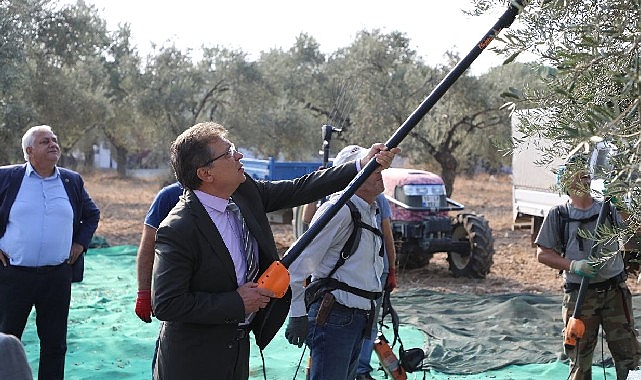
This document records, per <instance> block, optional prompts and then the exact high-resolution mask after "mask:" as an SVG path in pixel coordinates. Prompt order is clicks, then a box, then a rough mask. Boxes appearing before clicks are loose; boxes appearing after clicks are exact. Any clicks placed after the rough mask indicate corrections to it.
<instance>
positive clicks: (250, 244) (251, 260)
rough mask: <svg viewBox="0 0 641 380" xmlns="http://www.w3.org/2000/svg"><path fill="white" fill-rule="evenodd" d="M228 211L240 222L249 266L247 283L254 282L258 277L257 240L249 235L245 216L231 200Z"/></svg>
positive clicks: (246, 277)
mask: <svg viewBox="0 0 641 380" xmlns="http://www.w3.org/2000/svg"><path fill="white" fill-rule="evenodd" d="M227 211H229V212H230V213H231V214H232V215H234V217H235V218H236V220H237V221H238V225H239V226H241V230H240V234H241V236H242V239H243V244H242V246H243V250H244V252H245V263H246V264H247V271H246V272H245V281H247V282H253V281H255V280H256V277H257V275H258V260H257V258H256V255H254V246H255V241H256V240H255V239H254V237H253V236H251V234H250V233H249V228H247V223H245V218H243V214H241V212H240V209H239V208H238V206H237V205H236V203H234V202H233V201H232V200H231V199H230V200H229V204H228V205H227Z"/></svg>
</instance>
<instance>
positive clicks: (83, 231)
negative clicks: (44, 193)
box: [0, 164, 100, 282]
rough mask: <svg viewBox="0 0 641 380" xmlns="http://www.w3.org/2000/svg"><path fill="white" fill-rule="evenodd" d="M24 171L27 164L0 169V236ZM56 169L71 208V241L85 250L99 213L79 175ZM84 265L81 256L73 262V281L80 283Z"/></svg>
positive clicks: (3, 230) (5, 225)
mask: <svg viewBox="0 0 641 380" xmlns="http://www.w3.org/2000/svg"><path fill="white" fill-rule="evenodd" d="M26 169H27V164H20V165H9V166H0V237H2V236H4V233H5V231H6V229H7V223H8V221H9V212H10V211H11V206H12V205H13V202H14V201H15V200H16V196H17V195H18V190H20V185H21V184H22V178H23V177H24V173H25V171H26ZM58 170H59V171H60V179H61V180H62V184H63V185H64V188H65V192H66V193H67V196H68V197H69V203H71V208H72V209H73V237H72V241H73V242H74V243H78V244H81V245H82V246H83V247H84V250H85V251H87V248H88V247H89V243H90V242H91V237H92V236H93V234H94V232H95V231H96V229H97V228H98V221H99V220H100V210H98V207H97V206H96V204H95V203H94V202H93V201H92V200H91V197H90V196H89V194H88V193H87V191H86V190H85V184H84V181H83V180H82V177H81V176H80V174H78V173H76V172H74V171H73V170H69V169H65V168H61V167H58ZM84 262H85V261H84V255H81V256H80V257H79V258H78V260H76V262H75V263H74V265H73V278H72V281H73V282H80V281H82V278H83V273H84Z"/></svg>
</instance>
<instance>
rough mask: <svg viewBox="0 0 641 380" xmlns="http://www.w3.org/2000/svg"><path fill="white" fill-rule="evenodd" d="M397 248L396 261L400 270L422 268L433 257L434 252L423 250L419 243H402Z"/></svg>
mask: <svg viewBox="0 0 641 380" xmlns="http://www.w3.org/2000/svg"><path fill="white" fill-rule="evenodd" d="M396 248H397V249H396V261H397V262H398V267H399V269H400V270H404V269H418V268H422V267H424V266H426V265H427V264H429V262H430V259H431V258H432V254H431V253H430V254H427V253H425V252H423V250H422V249H421V248H420V247H419V246H418V244H401V245H400V247H399V246H397V247H396Z"/></svg>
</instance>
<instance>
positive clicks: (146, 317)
mask: <svg viewBox="0 0 641 380" xmlns="http://www.w3.org/2000/svg"><path fill="white" fill-rule="evenodd" d="M136 315H137V316H138V318H140V319H141V320H142V321H143V322H147V323H151V317H152V316H153V315H154V312H153V311H152V310H151V290H139V291H138V297H137V298H136Z"/></svg>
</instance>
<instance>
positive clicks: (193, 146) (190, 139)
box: [169, 122, 227, 190]
mask: <svg viewBox="0 0 641 380" xmlns="http://www.w3.org/2000/svg"><path fill="white" fill-rule="evenodd" d="M225 136H227V130H226V129H225V128H224V127H223V126H222V125H220V124H217V123H214V122H206V123H199V124H196V125H194V126H193V127H191V128H189V129H187V130H186V131H184V132H183V133H181V134H180V136H178V137H177V138H176V140H175V141H174V142H173V143H172V144H171V149H170V151H169V152H170V159H171V167H172V168H173V169H174V174H175V175H176V179H177V180H178V182H180V184H181V185H182V186H183V187H184V188H186V189H190V190H195V189H198V187H199V186H200V184H201V183H202V181H201V179H200V178H198V175H197V173H196V171H197V170H198V168H200V167H203V166H205V164H206V163H207V162H208V161H209V160H211V157H212V155H213V154H214V152H212V151H211V147H210V144H211V143H213V142H216V141H218V140H220V139H222V138H225Z"/></svg>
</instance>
